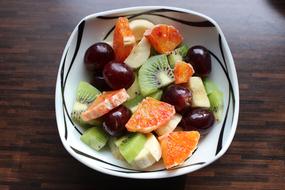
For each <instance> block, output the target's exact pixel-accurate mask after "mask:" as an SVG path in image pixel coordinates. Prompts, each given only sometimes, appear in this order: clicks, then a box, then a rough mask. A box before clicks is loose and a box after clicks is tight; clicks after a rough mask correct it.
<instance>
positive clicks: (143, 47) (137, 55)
mask: <svg viewBox="0 0 285 190" xmlns="http://www.w3.org/2000/svg"><path fill="white" fill-rule="evenodd" d="M149 56H150V43H149V42H148V40H147V39H146V38H145V37H143V38H142V40H141V41H140V42H139V43H138V44H137V45H136V46H135V47H134V48H133V49H132V51H131V53H130V54H129V56H128V57H127V58H126V59H125V61H124V63H126V64H127V65H128V66H130V67H131V68H133V69H137V68H139V67H140V66H141V65H142V64H143V63H144V62H145V61H146V60H147V59H148V58H149Z"/></svg>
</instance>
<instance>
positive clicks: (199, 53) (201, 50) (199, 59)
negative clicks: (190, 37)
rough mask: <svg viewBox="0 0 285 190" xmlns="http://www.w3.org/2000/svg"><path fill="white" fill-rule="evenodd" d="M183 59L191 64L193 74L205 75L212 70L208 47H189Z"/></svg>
mask: <svg viewBox="0 0 285 190" xmlns="http://www.w3.org/2000/svg"><path fill="white" fill-rule="evenodd" d="M185 61H186V62H187V63H190V64H191V65H192V66H193V68H194V71H195V74H197V75H198V76H201V77H206V76H208V75H209V74H210V72H211V70H212V63H211V55H210V53H209V51H208V49H206V48H205V47H203V46H193V47H191V48H190V49H189V50H188V52H187V55H186V57H185Z"/></svg>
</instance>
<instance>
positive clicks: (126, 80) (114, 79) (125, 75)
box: [103, 62, 135, 90]
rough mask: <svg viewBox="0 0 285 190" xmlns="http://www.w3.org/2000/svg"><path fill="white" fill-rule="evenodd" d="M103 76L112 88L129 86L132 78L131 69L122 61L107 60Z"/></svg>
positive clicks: (133, 76)
mask: <svg viewBox="0 0 285 190" xmlns="http://www.w3.org/2000/svg"><path fill="white" fill-rule="evenodd" d="M103 76H104V79H105V81H106V83H107V84H108V85H109V86H110V87H111V88H112V89H114V90H117V89H121V88H125V89H127V88H129V87H130V86H131V85H132V84H133V82H134V80H135V74H134V72H133V70H132V69H131V68H130V67H129V66H127V65H126V64H124V63H117V62H109V63H108V64H106V65H105V67H104V69H103Z"/></svg>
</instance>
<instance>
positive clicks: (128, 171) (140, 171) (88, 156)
mask: <svg viewBox="0 0 285 190" xmlns="http://www.w3.org/2000/svg"><path fill="white" fill-rule="evenodd" d="M70 148H71V149H72V150H73V151H74V152H75V153H77V154H79V155H81V156H84V157H87V158H90V159H93V160H96V161H98V162H102V163H104V164H107V165H111V166H113V167H118V168H120V169H124V170H127V171H122V170H116V169H110V168H105V167H104V169H107V170H112V171H116V172H123V173H152V172H160V171H169V170H175V169H180V168H185V167H188V166H196V165H202V164H205V162H197V163H194V164H188V165H181V166H177V167H174V168H170V169H168V170H167V169H165V168H163V169H159V170H152V171H147V170H145V171H144V170H135V169H130V168H125V167H122V166H119V165H115V164H111V163H109V162H106V161H104V160H101V159H99V158H96V157H94V156H91V155H89V154H86V153H84V152H81V151H80V150H78V149H76V148H74V147H72V146H70ZM196 150H197V149H196ZM196 150H195V151H196ZM193 154H194V153H193Z"/></svg>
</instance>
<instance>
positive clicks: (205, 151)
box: [55, 6, 239, 179]
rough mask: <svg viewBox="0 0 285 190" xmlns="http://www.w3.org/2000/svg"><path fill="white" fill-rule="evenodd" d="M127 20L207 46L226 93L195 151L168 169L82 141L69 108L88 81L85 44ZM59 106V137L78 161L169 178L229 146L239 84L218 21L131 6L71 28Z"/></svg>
mask: <svg viewBox="0 0 285 190" xmlns="http://www.w3.org/2000/svg"><path fill="white" fill-rule="evenodd" d="M122 15H123V16H127V17H128V18H129V19H137V18H145V19H148V20H150V21H152V22H153V23H157V24H158V23H166V24H171V25H174V26H175V27H177V28H178V29H179V31H180V32H181V33H182V35H183V37H184V42H185V43H186V44H188V45H189V46H190V47H191V46H194V45H203V46H205V47H207V48H208V49H209V50H210V52H211V55H212V57H211V58H212V73H211V76H210V78H211V79H212V80H214V81H215V82H216V83H217V84H218V85H219V87H220V89H221V90H222V91H223V93H224V104H225V108H224V115H223V119H222V121H221V122H220V123H216V124H215V126H214V127H212V128H211V130H210V131H209V133H208V134H207V135H205V136H204V137H203V138H202V139H201V141H200V142H199V145H198V148H197V150H196V151H195V153H194V154H193V155H192V156H191V157H190V158H189V159H188V160H187V161H186V162H185V163H184V164H183V165H180V166H178V167H176V168H173V169H170V170H166V169H164V167H163V164H162V162H159V163H157V164H155V165H154V166H152V167H150V168H147V169H146V170H144V171H139V170H137V169H134V168H132V167H130V166H129V165H127V164H126V163H125V162H123V161H119V160H116V159H115V158H114V157H113V156H112V155H111V153H110V151H108V149H107V148H106V149H104V150H102V151H100V152H96V151H94V150H92V149H91V148H89V147H88V146H86V145H85V144H83V143H82V142H81V141H80V135H81V133H82V130H81V129H80V128H79V127H78V126H76V125H74V124H73V123H72V121H71V119H70V113H71V110H72V106H73V103H74V100H75V92H76V88H77V85H78V83H79V81H81V80H85V81H90V76H89V75H88V73H87V71H86V70H85V68H84V64H83V57H84V53H85V51H86V49H87V48H88V47H89V46H91V45H92V44H93V43H95V42H99V41H102V40H103V39H105V38H109V37H111V36H112V34H111V35H110V32H111V31H112V29H113V27H114V23H115V20H116V18H117V17H118V16H122ZM55 107H56V119H57V126H58V131H59V135H60V139H61V141H62V143H63V145H64V147H65V149H66V150H67V151H68V152H69V153H70V154H71V155H72V156H73V157H74V158H76V159H77V160H78V161H80V162H81V163H83V164H85V165H87V166H88V167H90V168H93V169H95V170H97V171H99V172H102V173H106V174H110V175H114V176H120V177H127V178H144V179H146V178H166V177H173V176H178V175H182V174H186V173H190V172H193V171H196V170H198V169H201V168H203V167H205V166H207V165H209V164H210V163H212V162H214V161H215V160H217V159H218V158H220V157H221V156H222V155H223V154H224V153H225V152H226V150H227V149H228V147H229V146H230V144H231V142H232V140H233V137H234V134H235V131H236V126H237V121H238V113H239V87H238V81H237V75H236V70H235V66H234V61H233V58H232V55H231V52H230V49H229V47H228V44H227V42H226V39H225V37H224V34H223V32H222V30H221V29H220V27H219V26H218V24H217V23H216V22H215V21H214V20H213V19H211V18H209V17H207V16H205V15H203V14H200V13H197V12H194V11H190V10H186V9H181V8H174V7H161V6H146V7H131V8H125V9H117V10H111V11H105V12H100V13H96V14H92V15H89V16H87V17H85V18H83V19H82V20H81V21H80V23H79V24H78V25H77V26H76V27H75V29H74V30H73V32H72V34H71V36H70V38H69V40H68V42H67V44H66V47H65V49H64V52H63V55H62V59H61V62H60V66H59V71H58V76H57V82H56V93H55Z"/></svg>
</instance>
